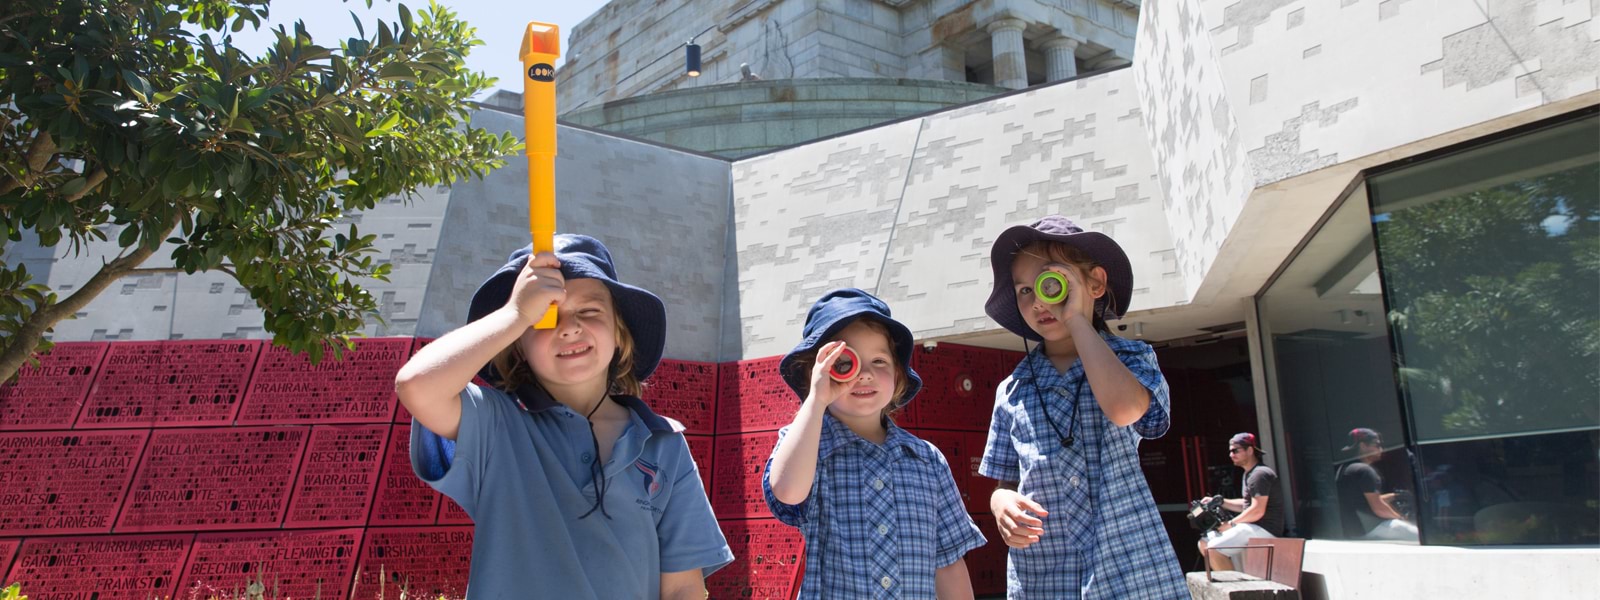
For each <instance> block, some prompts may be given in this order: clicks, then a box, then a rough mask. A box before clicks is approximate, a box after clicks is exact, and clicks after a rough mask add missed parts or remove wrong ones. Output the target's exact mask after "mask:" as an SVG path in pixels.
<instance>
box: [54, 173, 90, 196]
mask: <svg viewBox="0 0 1600 600" xmlns="http://www.w3.org/2000/svg"><path fill="white" fill-rule="evenodd" d="M88 185H89V180H88V178H85V177H74V178H73V179H72V180H70V181H68V182H66V183H64V184H62V185H61V195H62V196H71V195H74V194H77V193H78V192H81V191H83V188H85V187H88Z"/></svg>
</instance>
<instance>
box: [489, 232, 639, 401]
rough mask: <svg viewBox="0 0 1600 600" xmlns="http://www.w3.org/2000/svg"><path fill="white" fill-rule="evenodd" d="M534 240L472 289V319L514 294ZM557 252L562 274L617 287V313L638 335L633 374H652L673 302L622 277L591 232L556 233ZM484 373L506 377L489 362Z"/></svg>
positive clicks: (492, 377)
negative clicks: (619, 276)
mask: <svg viewBox="0 0 1600 600" xmlns="http://www.w3.org/2000/svg"><path fill="white" fill-rule="evenodd" d="M532 254H533V246H532V245H528V246H523V247H522V248H519V249H517V251H515V252H512V253H511V256H510V257H508V258H507V259H506V264H505V266H502V267H500V270H498V271H495V272H494V275H490V276H489V279H488V280H486V281H484V282H483V285H480V286H478V291H477V292H474V293H473V294H472V303H471V304H470V305H468V307H467V322H469V323H470V322H473V321H476V320H478V319H480V318H483V316H484V315H487V314H489V313H492V312H494V311H496V310H499V309H500V307H502V306H505V305H506V301H507V300H509V299H510V298H511V288H513V287H515V285H516V283H517V273H518V272H520V271H521V270H522V267H523V265H526V264H528V257H529V256H531V255H532ZM555 254H556V258H558V259H561V275H562V276H564V277H566V278H567V280H568V281H571V280H573V279H598V280H600V282H601V283H604V284H606V289H607V290H610V292H611V303H612V304H613V305H615V306H616V307H617V317H618V318H620V319H622V322H623V324H625V325H627V326H628V333H629V335H632V336H633V375H634V377H637V378H638V379H639V381H644V380H645V379H648V378H650V374H651V373H653V372H655V370H656V364H658V363H660V362H661V354H662V352H663V351H664V350H665V349H666V346H667V308H666V305H664V304H662V303H661V299H660V298H658V297H656V295H655V294H652V293H650V291H649V290H646V289H644V288H641V287H636V286H631V285H628V284H626V283H622V282H621V281H618V280H617V268H616V266H615V265H614V264H613V263H612V262H611V251H610V250H607V249H606V246H605V244H602V243H600V240H597V239H594V238H592V237H589V236H587V235H579V234H571V233H563V234H558V235H556V236H555ZM478 374H479V375H481V376H482V377H483V379H484V380H485V381H488V382H489V383H497V382H499V381H500V374H499V373H496V372H495V370H494V367H493V366H492V365H485V366H484V367H483V369H481V370H479V371H478Z"/></svg>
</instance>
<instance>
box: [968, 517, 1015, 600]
mask: <svg viewBox="0 0 1600 600" xmlns="http://www.w3.org/2000/svg"><path fill="white" fill-rule="evenodd" d="M972 520H973V521H974V522H976V523H977V524H978V531H979V532H981V533H983V539H986V540H989V543H987V544H984V545H983V546H982V547H980V548H978V549H975V550H973V551H971V552H968V553H967V574H968V575H969V576H971V577H972V593H973V594H977V595H979V596H984V595H1003V594H1005V593H1006V553H1007V552H1008V551H1009V549H1008V548H1007V547H1006V543H1005V541H1004V540H1001V539H1000V530H999V528H998V527H996V526H995V523H994V517H993V516H991V515H987V514H983V515H972Z"/></svg>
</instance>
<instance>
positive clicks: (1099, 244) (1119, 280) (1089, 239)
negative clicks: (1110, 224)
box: [983, 215, 1133, 342]
mask: <svg viewBox="0 0 1600 600" xmlns="http://www.w3.org/2000/svg"><path fill="white" fill-rule="evenodd" d="M1036 242H1055V243H1059V244H1066V245H1068V246H1072V247H1074V248H1077V249H1078V250H1080V251H1082V252H1083V253H1084V254H1085V255H1087V256H1088V257H1089V260H1092V261H1094V263H1095V264H1096V265H1099V266H1100V267H1102V268H1104V269H1105V270H1106V288H1107V290H1108V291H1109V292H1110V294H1109V297H1102V300H1103V301H1104V304H1102V303H1101V302H1100V301H1097V302H1096V309H1097V310H1099V311H1100V314H1101V316H1102V318H1105V319H1106V320H1112V319H1120V318H1122V316H1123V315H1126V314H1128V299H1129V296H1131V295H1133V266H1132V265H1131V264H1130V263H1129V262H1128V254H1127V253H1125V252H1123V251H1122V246H1120V245H1118V244H1117V242H1116V241H1115V240H1113V239H1111V236H1108V235H1106V234H1103V233H1100V232H1098V231H1084V230H1083V229H1082V228H1080V227H1078V226H1077V225H1076V224H1074V223H1073V222H1072V221H1070V220H1068V219H1067V218H1065V217H1061V216H1057V215H1051V216H1048V217H1045V218H1043V219H1040V220H1038V221H1035V222H1034V223H1033V224H1032V225H1016V226H1013V227H1010V228H1008V229H1006V230H1005V231H1002V232H1000V236H999V237H996V238H995V240H994V245H993V246H991V247H990V249H989V264H990V266H991V267H993V268H994V289H993V290H992V291H991V292H990V293H989V300H988V301H986V302H984V304H983V310H984V312H986V313H988V314H989V318H991V319H994V321H995V322H996V323H999V324H1000V326H1001V327H1005V328H1006V329H1007V330H1009V331H1011V332H1012V333H1015V334H1017V335H1020V336H1022V337H1024V338H1026V339H1030V340H1033V341H1036V342H1037V341H1042V340H1043V339H1044V338H1043V337H1040V335H1039V334H1038V333H1037V332H1035V331H1034V330H1033V328H1032V327H1029V326H1028V322H1027V321H1026V320H1025V319H1023V317H1022V313H1021V312H1020V311H1019V310H1018V309H1017V291H1016V284H1015V282H1014V281H1013V280H1012V278H1011V265H1012V263H1013V262H1014V261H1015V260H1016V255H1017V251H1018V250H1021V249H1023V248H1026V247H1027V246H1028V245H1029V244H1033V243H1036Z"/></svg>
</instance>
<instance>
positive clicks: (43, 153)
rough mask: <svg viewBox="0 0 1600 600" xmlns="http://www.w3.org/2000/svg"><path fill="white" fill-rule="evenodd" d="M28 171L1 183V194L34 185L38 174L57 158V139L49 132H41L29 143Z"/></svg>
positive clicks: (27, 155) (26, 160)
mask: <svg viewBox="0 0 1600 600" xmlns="http://www.w3.org/2000/svg"><path fill="white" fill-rule="evenodd" d="M25 156H26V158H25V162H26V163H27V165H28V168H27V170H25V171H23V172H22V174H21V175H20V176H16V177H11V178H10V180H9V181H6V182H5V183H0V194H4V193H6V192H9V191H11V190H14V189H17V188H19V187H22V186H25V185H29V184H31V183H33V178H34V176H35V175H36V174H38V173H39V172H41V171H44V168H45V166H46V165H49V164H50V159H52V158H55V156H56V139H55V138H53V137H51V136H50V132H48V131H40V132H39V133H37V134H35V135H34V136H33V141H32V142H29V143H28V152H27V154H26V155H25Z"/></svg>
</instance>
